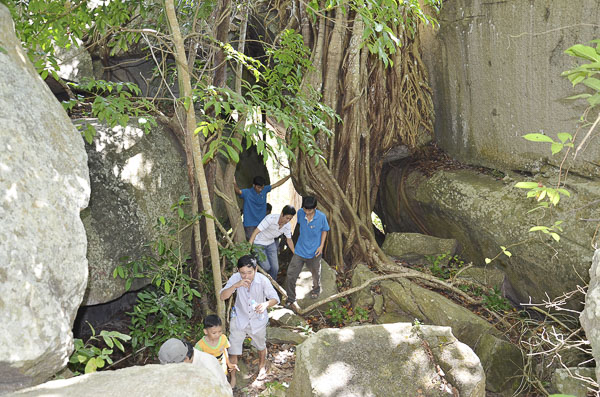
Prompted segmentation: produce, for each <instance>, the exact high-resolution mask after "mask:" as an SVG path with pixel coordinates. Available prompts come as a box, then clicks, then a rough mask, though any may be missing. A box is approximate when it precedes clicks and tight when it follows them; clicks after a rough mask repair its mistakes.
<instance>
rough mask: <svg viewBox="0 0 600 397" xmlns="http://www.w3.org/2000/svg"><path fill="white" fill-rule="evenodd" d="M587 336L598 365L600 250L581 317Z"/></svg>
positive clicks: (599, 368)
mask: <svg viewBox="0 0 600 397" xmlns="http://www.w3.org/2000/svg"><path fill="white" fill-rule="evenodd" d="M579 321H580V322H581V326H582V327H583V329H584V330H585V335H586V336H587V339H588V340H589V341H590V344H591V345H592V354H593V356H594V359H595V360H596V363H600V249H597V250H596V251H595V253H594V259H593V260H592V267H591V268H590V284H589V287H588V291H587V295H586V297H585V308H584V310H583V312H582V313H581V315H580V316H579ZM596 379H600V365H598V364H596Z"/></svg>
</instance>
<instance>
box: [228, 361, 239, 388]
mask: <svg viewBox="0 0 600 397" xmlns="http://www.w3.org/2000/svg"><path fill="white" fill-rule="evenodd" d="M238 357H239V356H238V355H236V354H230V355H229V362H230V363H232V364H233V365H237V363H238ZM236 374H237V371H236V370H235V369H232V370H231V371H230V372H229V377H230V378H229V385H230V386H231V388H232V389H233V388H234V387H235V383H236V382H235V381H236V379H235V376H236Z"/></svg>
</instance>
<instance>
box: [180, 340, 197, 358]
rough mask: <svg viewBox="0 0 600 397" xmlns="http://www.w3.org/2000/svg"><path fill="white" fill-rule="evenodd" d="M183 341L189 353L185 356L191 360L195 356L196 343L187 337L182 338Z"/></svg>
mask: <svg viewBox="0 0 600 397" xmlns="http://www.w3.org/2000/svg"><path fill="white" fill-rule="evenodd" d="M181 342H182V343H183V344H184V345H185V347H187V354H186V355H185V357H186V358H188V359H190V360H191V359H192V358H193V357H194V345H192V344H191V343H190V342H188V341H187V340H185V339H181Z"/></svg>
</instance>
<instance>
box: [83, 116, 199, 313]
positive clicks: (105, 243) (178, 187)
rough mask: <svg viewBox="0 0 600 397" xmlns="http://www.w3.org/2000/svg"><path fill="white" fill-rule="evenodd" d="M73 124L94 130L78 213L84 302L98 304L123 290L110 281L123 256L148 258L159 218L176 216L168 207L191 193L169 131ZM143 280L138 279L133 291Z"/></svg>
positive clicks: (133, 125)
mask: <svg viewBox="0 0 600 397" xmlns="http://www.w3.org/2000/svg"><path fill="white" fill-rule="evenodd" d="M77 123H82V124H84V127H85V124H87V123H90V124H92V125H94V126H95V128H96V130H97V135H96V137H95V138H94V141H93V143H92V144H91V145H88V144H86V149H87V152H88V157H89V168H90V181H91V186H92V195H91V198H90V206H89V209H87V210H86V211H85V212H84V213H83V214H82V219H83V222H84V225H85V230H86V233H87V236H88V241H89V247H88V252H87V258H88V261H89V267H90V282H89V284H88V290H87V292H86V295H85V298H84V304H85V305H96V304H100V303H105V302H109V301H112V300H113V299H116V298H119V297H120V296H121V295H122V294H123V293H124V292H125V281H124V280H123V279H120V278H117V279H115V278H113V271H114V269H115V267H116V266H117V265H119V264H122V263H124V262H125V260H124V259H123V258H125V257H128V258H129V260H138V259H140V258H141V257H142V255H144V254H148V253H149V250H148V249H147V247H145V245H146V244H148V243H149V242H151V241H153V240H155V239H156V238H157V237H158V236H159V232H158V231H157V229H156V228H155V226H156V224H157V220H158V217H160V216H164V217H169V216H171V215H176V213H175V212H174V211H173V210H172V209H171V205H172V204H174V203H175V202H177V200H179V198H180V197H181V196H183V195H185V196H187V197H189V196H190V193H189V184H188V180H187V171H186V164H185V156H184V154H183V149H182V148H181V147H180V145H179V143H178V142H177V140H176V139H175V137H174V136H173V135H172V133H171V132H170V131H169V130H168V129H167V128H163V127H161V126H159V127H157V128H154V129H153V130H152V131H151V132H150V133H149V134H145V133H144V131H143V130H142V129H141V128H139V127H138V125H137V123H135V122H133V121H132V123H131V124H130V125H128V126H127V127H124V128H123V127H120V126H117V127H115V128H109V127H107V126H105V125H103V124H100V123H98V122H97V120H95V119H86V120H78V121H77ZM190 232H191V228H188V229H186V231H185V232H184V233H181V239H182V244H183V246H184V247H189V245H190ZM145 282H146V281H145V280H141V279H140V281H139V282H138V283H136V284H134V285H133V288H138V287H141V286H143V285H144V284H145Z"/></svg>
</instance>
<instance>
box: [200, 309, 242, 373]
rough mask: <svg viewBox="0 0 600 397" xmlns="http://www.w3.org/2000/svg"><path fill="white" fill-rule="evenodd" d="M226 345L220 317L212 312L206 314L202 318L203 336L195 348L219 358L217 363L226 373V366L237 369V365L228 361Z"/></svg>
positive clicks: (227, 344) (226, 341) (227, 342)
mask: <svg viewBox="0 0 600 397" xmlns="http://www.w3.org/2000/svg"><path fill="white" fill-rule="evenodd" d="M228 347H229V340H228V339H227V337H226V336H225V335H223V325H222V322H221V319H220V318H219V317H218V316H215V315H214V314H211V315H208V316H206V317H205V318H204V336H203V337H202V339H200V340H199V341H198V342H197V343H196V346H195V348H196V349H198V350H200V351H202V352H204V353H208V354H210V355H211V356H214V357H215V358H216V359H217V360H219V364H221V367H222V368H223V371H225V374H227V368H229V370H230V371H231V370H232V369H236V370H238V371H239V369H238V368H237V365H235V364H232V363H231V362H229V355H228V354H227V348H228Z"/></svg>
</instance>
